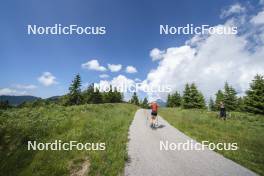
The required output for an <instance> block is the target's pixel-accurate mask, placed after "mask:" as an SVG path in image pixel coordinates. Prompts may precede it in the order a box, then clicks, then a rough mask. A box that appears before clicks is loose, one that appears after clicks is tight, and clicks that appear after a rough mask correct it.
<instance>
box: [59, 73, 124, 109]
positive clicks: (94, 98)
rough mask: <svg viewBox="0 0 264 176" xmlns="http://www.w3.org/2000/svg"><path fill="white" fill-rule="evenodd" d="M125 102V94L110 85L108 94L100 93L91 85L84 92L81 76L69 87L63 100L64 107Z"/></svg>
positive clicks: (76, 77)
mask: <svg viewBox="0 0 264 176" xmlns="http://www.w3.org/2000/svg"><path fill="white" fill-rule="evenodd" d="M122 101H123V94H122V93H121V92H118V91H117V90H116V88H113V87H112V86H111V85H110V89H109V91H108V92H100V91H99V89H97V88H94V84H93V83H92V84H90V85H89V86H88V88H87V89H86V90H84V91H82V90H81V76H80V75H79V74H77V75H76V76H75V78H74V80H73V81H72V83H71V85H70V87H69V93H68V94H66V95H65V96H63V97H62V98H61V102H62V104H63V105H66V106H71V105H81V104H98V103H120V102H122Z"/></svg>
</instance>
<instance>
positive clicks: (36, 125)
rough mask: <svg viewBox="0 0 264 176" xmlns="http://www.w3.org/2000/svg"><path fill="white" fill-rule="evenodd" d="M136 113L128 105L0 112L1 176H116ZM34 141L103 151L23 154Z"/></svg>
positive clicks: (123, 161)
mask: <svg viewBox="0 0 264 176" xmlns="http://www.w3.org/2000/svg"><path fill="white" fill-rule="evenodd" d="M136 109H137V107H136V106H134V105H131V104H98V105H92V104H87V105H79V106H70V107H65V106H59V105H47V106H43V107H35V108H21V109H18V108H13V109H9V110H5V111H0V158H1V160H0V175H5V176H14V175H20V176H30V175H34V176H40V175H45V176H46V175H58V176H62V175H74V174H76V173H77V172H78V174H80V173H81V172H83V173H85V175H87V173H88V172H89V175H96V176H98V175H104V176H107V175H111V176H112V175H120V174H122V172H123V169H124V166H125V161H126V159H127V151H126V145H127V141H128V139H127V135H128V129H129V125H130V123H131V122H132V120H133V117H134V113H135V111H136ZM34 140H35V141H38V142H54V140H62V141H63V142H69V141H71V140H73V141H78V142H82V143H87V142H89V143H97V142H98V143H100V142H105V143H106V150H105V151H87V150H80V151H78V150H72V151H63V150H58V151H52V150H48V151H45V150H43V151H33V150H31V151H28V150H27V141H34ZM84 168H86V169H85V170H83V169H84ZM86 172H87V173H86ZM83 173H82V174H83Z"/></svg>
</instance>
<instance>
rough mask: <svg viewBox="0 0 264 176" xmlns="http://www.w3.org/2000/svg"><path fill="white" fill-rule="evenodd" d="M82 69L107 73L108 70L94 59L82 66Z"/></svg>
mask: <svg viewBox="0 0 264 176" xmlns="http://www.w3.org/2000/svg"><path fill="white" fill-rule="evenodd" d="M82 68H84V69H88V70H96V71H106V70H107V69H106V68H105V67H103V66H100V64H99V62H98V60H96V59H93V60H90V61H88V62H86V63H84V64H82Z"/></svg>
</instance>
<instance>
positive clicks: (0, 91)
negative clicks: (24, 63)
mask: <svg viewBox="0 0 264 176" xmlns="http://www.w3.org/2000/svg"><path fill="white" fill-rule="evenodd" d="M25 94H27V92H26V91H18V90H16V89H11V88H0V95H25Z"/></svg>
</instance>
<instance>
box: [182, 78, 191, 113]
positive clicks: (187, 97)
mask: <svg viewBox="0 0 264 176" xmlns="http://www.w3.org/2000/svg"><path fill="white" fill-rule="evenodd" d="M182 100H183V101H182V106H183V108H192V104H191V101H192V98H191V90H190V86H189V84H188V83H187V84H186V85H185V89H184V91H183V96H182Z"/></svg>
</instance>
